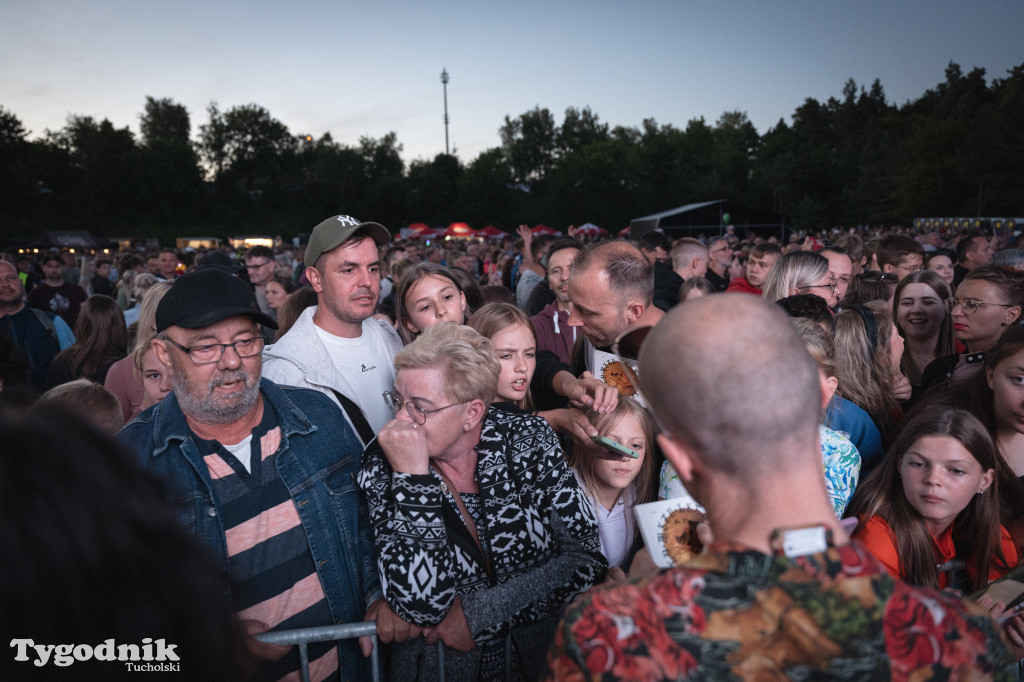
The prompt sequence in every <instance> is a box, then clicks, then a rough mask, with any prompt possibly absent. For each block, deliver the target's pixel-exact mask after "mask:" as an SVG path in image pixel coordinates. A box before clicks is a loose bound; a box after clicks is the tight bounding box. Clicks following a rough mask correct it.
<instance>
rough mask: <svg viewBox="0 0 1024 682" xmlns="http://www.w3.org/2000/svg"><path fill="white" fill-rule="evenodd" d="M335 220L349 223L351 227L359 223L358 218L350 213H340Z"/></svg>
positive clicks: (345, 223) (344, 223)
mask: <svg viewBox="0 0 1024 682" xmlns="http://www.w3.org/2000/svg"><path fill="white" fill-rule="evenodd" d="M337 220H338V222H339V223H341V224H343V225H351V226H352V227H355V226H357V225H359V224H360V223H359V221H358V220H356V219H355V218H353V217H352V216H350V215H340V216H338V219H337Z"/></svg>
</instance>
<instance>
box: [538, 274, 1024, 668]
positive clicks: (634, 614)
mask: <svg viewBox="0 0 1024 682" xmlns="http://www.w3.org/2000/svg"><path fill="white" fill-rule="evenodd" d="M620 345H621V344H620ZM681 348H682V349H686V352H683V353H680V352H679V349H681ZM824 382H825V380H824V377H823V375H821V374H820V372H819V370H818V368H817V365H816V363H815V362H814V361H813V360H812V359H811V357H810V356H809V355H808V353H807V351H806V350H805V347H804V345H803V343H802V342H801V341H800V337H799V336H798V334H797V332H796V330H795V329H794V328H793V326H792V324H791V323H790V322H789V320H788V319H787V318H786V316H785V315H784V314H783V313H782V311H781V310H780V309H779V308H778V307H777V306H774V305H771V304H768V303H767V302H765V301H764V300H757V299H755V298H754V297H752V296H741V295H738V294H723V295H722V296H721V297H708V298H700V299H697V300H696V301H693V302H688V303H687V304H686V305H683V306H679V307H677V308H674V309H673V310H672V311H671V312H670V313H669V314H668V315H667V316H666V317H665V319H664V320H662V322H661V323H659V324H658V325H657V326H656V327H655V328H654V329H653V330H652V331H651V332H650V334H649V335H648V336H647V337H646V340H645V341H644V343H643V346H642V347H641V349H640V375H639V384H640V389H641V391H642V392H643V394H644V397H645V398H646V400H647V402H648V404H649V405H650V406H651V410H652V414H653V416H654V418H655V420H656V422H657V423H658V427H659V431H660V433H659V434H658V436H657V439H658V444H659V445H660V446H661V449H662V452H664V454H665V457H666V458H667V459H668V460H669V461H670V462H672V464H673V465H674V466H675V469H676V471H677V472H678V473H679V476H680V479H681V480H682V481H683V482H684V483H685V485H686V488H687V490H688V491H689V492H690V493H691V494H692V495H693V497H694V498H695V499H696V500H697V501H698V502H699V503H701V504H702V505H704V507H705V508H706V510H707V522H708V524H709V526H710V529H711V531H712V532H713V534H714V538H715V541H714V542H713V543H712V544H710V546H708V547H706V548H705V550H706V551H705V553H703V554H699V555H697V556H696V557H694V558H693V559H691V560H689V561H687V562H685V563H683V564H681V565H679V566H676V567H673V568H669V569H666V570H664V571H662V572H660V573H658V572H653V571H651V573H653V575H647V576H639V575H637V573H639V572H641V571H639V570H636V569H634V571H631V574H630V577H631V578H639V581H633V582H629V583H626V584H620V585H616V586H614V587H611V588H604V589H600V590H593V591H591V592H590V593H589V594H588V595H587V596H586V597H584V599H583V600H582V602H581V603H580V604H579V605H577V606H573V607H569V609H568V610H567V611H566V613H565V615H564V616H563V619H562V622H561V624H560V625H559V629H558V631H557V632H556V634H555V638H554V641H553V644H552V648H551V651H550V654H549V658H548V663H549V670H550V672H549V676H548V679H620V678H623V679H624V678H630V679H636V678H642V679H672V680H681V679H700V680H719V679H735V678H743V679H748V678H750V679H754V678H756V679H787V678H800V679H840V678H848V677H849V678H856V679H868V678H870V679H887V678H890V677H892V678H894V679H895V678H898V679H951V678H956V677H959V678H967V677H978V678H982V677H985V678H988V677H991V676H993V675H995V674H996V673H997V672H1000V671H1005V670H1006V669H1007V667H1008V666H1010V665H1012V664H1013V663H1014V662H1015V661H1016V659H1017V658H1018V657H1020V656H1021V655H1022V654H1024V650H1022V649H1021V648H1020V645H1021V640H1020V637H1019V635H1018V634H1017V632H1019V631H1018V630H1017V629H1016V628H1017V627H1018V626H1019V623H1020V622H1019V620H1018V619H1011V621H1012V623H1011V625H1008V632H1007V637H1006V638H1005V639H1003V638H1002V637H1001V636H1000V635H1001V628H1000V627H999V625H998V624H997V623H996V621H995V620H993V619H992V618H991V617H990V616H989V615H988V614H987V613H986V612H985V610H984V608H982V607H981V606H979V605H977V604H967V603H966V602H964V601H960V600H959V599H957V598H956V597H954V596H952V595H949V594H947V593H943V592H939V591H937V590H930V589H925V588H919V587H913V586H910V585H907V584H905V583H903V582H901V581H899V580H895V579H893V578H892V577H890V576H889V574H888V572H887V571H886V570H885V569H884V568H883V567H882V565H881V564H880V563H879V562H878V561H877V560H876V559H874V558H873V557H872V556H871V555H870V554H868V552H867V550H866V549H865V548H864V547H863V546H862V545H860V544H859V543H857V542H851V541H850V540H849V538H848V537H847V535H846V532H845V531H844V530H843V528H842V526H841V524H840V523H839V521H838V520H837V518H836V515H835V512H834V511H833V508H832V505H831V504H830V503H829V500H828V496H827V494H826V491H825V480H824V477H823V475H822V469H821V449H820V447H819V445H818V420H819V418H820V415H821V406H822V398H823V396H825V395H827V389H826V387H825V385H824ZM638 568H639V567H638ZM1011 626H1012V628H1013V629H1009V628H1010V627H1011ZM1011 642H1014V643H1015V646H1014V647H1012V648H1011V646H1010V643H1011ZM637 671H641V672H637Z"/></svg>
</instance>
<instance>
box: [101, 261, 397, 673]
mask: <svg viewBox="0 0 1024 682" xmlns="http://www.w3.org/2000/svg"><path fill="white" fill-rule="evenodd" d="M261 324H263V325H267V326H269V327H271V328H276V327H277V324H276V323H275V322H274V321H273V320H272V319H270V318H269V317H268V316H267V315H265V314H264V313H262V312H261V311H260V310H259V307H258V306H257V303H256V298H255V296H254V295H253V292H252V289H250V288H249V286H248V285H247V284H246V283H245V282H243V281H242V280H240V279H238V278H236V277H234V276H232V275H231V274H229V273H227V272H224V271H222V270H219V269H217V268H202V269H198V270H195V271H194V272H191V273H188V274H186V275H183V276H182V277H180V278H178V279H177V280H176V281H175V283H174V285H173V286H172V287H171V289H170V290H169V291H168V292H167V294H166V295H165V296H164V298H163V299H162V300H161V301H160V304H159V305H158V307H157V311H156V329H157V334H158V336H157V338H156V339H155V340H154V341H153V349H154V350H155V352H156V354H157V357H158V358H159V359H160V361H161V362H163V363H164V364H165V365H166V366H168V367H170V368H171V376H172V380H173V385H174V390H173V392H172V393H170V394H168V395H167V397H166V398H164V399H163V400H162V401H161V402H160V403H158V404H157V405H154V406H153V407H151V408H150V409H148V410H146V411H145V412H143V413H142V414H140V415H139V416H138V417H137V418H136V419H135V420H133V421H132V422H130V423H129V424H128V425H127V426H126V427H125V428H124V429H123V430H122V431H121V432H120V434H119V435H118V437H119V439H120V440H121V441H123V442H124V443H126V444H127V445H129V446H130V447H132V448H134V450H135V451H136V453H137V454H138V455H139V457H140V458H141V459H142V461H143V463H144V464H145V465H146V466H147V467H148V468H149V469H151V470H153V471H156V472H157V473H159V474H162V475H163V476H164V477H165V478H166V479H167V480H168V482H169V484H170V485H171V486H172V488H173V490H174V493H175V496H176V498H177V499H178V500H179V502H180V503H181V506H180V515H181V520H182V523H183V524H184V525H185V527H186V528H187V529H189V530H190V531H191V532H193V533H194V534H195V536H196V537H197V538H198V539H199V540H200V541H201V542H203V543H204V544H206V545H207V547H208V548H209V549H210V550H211V552H212V553H213V555H214V557H215V558H216V559H217V560H218V561H219V562H220V564H221V566H222V567H223V569H224V570H225V572H228V573H230V575H231V578H232V587H231V588H230V590H228V593H226V594H224V595H223V597H224V599H225V600H226V602H227V603H228V604H229V605H230V607H231V609H232V611H233V612H235V613H236V614H237V616H238V618H239V619H240V620H241V622H242V624H243V626H244V627H245V629H246V631H247V632H248V633H250V634H252V633H257V632H261V631H265V630H267V629H279V630H284V629H292V628H299V627H312V626H318V625H330V624H333V623H341V622H355V621H359V620H363V619H374V618H377V616H378V615H381V619H380V620H379V621H378V622H379V623H380V624H381V627H382V628H384V630H386V631H385V632H384V633H383V634H384V636H383V638H382V639H384V640H385V641H387V640H388V639H390V638H391V635H390V634H389V633H390V632H393V630H392V629H389V627H390V628H393V624H394V621H393V620H391V619H390V615H389V614H390V611H388V610H387V608H386V602H384V601H383V600H382V599H381V597H382V591H381V589H380V583H379V580H378V578H377V574H376V570H375V567H374V557H373V545H372V539H371V538H370V536H369V533H368V526H366V525H365V524H364V523H361V522H360V521H361V520H362V519H364V518H365V514H366V508H365V503H364V502H363V501H362V499H361V497H360V495H359V491H358V488H357V487H356V486H355V484H354V483H353V481H354V478H353V477H354V476H355V474H357V473H358V472H359V464H360V458H359V453H360V452H362V445H361V444H360V443H359V440H358V439H357V438H356V437H355V434H354V433H353V432H352V430H351V429H350V428H349V426H348V424H347V423H346V422H345V420H344V419H342V416H341V413H340V412H339V410H338V408H337V407H336V406H335V405H334V403H333V402H332V401H331V400H329V399H328V398H326V397H324V396H323V395H321V394H319V393H317V392H316V391H310V390H307V389H300V388H288V387H279V386H277V385H275V384H274V383H273V382H271V381H269V380H267V379H261V378H260V372H261V369H262V356H261V351H262V350H263V345H264V337H263V335H262V334H261V333H260V326H259V325H261ZM197 578H198V579H201V577H199V576H197ZM365 645H366V646H368V645H369V641H368V640H367V641H366V642H365ZM253 648H254V650H256V652H257V654H258V655H259V656H260V657H261V658H264V659H266V660H265V662H264V666H265V667H266V670H260V671H259V672H260V675H261V676H262V675H263V674H264V673H265V674H266V677H267V678H268V679H277V678H280V677H282V676H284V675H286V674H288V673H292V672H294V671H296V670H297V669H298V665H299V660H298V657H297V656H296V655H295V654H294V652H293V653H291V654H289V655H288V656H285V654H286V653H288V651H289V650H288V649H287V648H284V647H277V646H271V645H267V644H259V643H256V642H255V641H254V643H253ZM339 652H340V653H339ZM309 660H310V671H311V673H312V676H313V677H314V678H315V679H323V678H325V677H327V676H330V675H331V674H336V673H335V671H340V672H341V675H342V677H343V678H344V679H359V678H365V675H366V672H367V671H365V670H361V669H360V668H361V666H360V660H361V659H360V658H359V656H358V649H357V648H356V644H355V643H354V642H347V643H344V642H343V643H342V644H341V646H340V649H339V648H336V647H335V646H333V645H331V644H327V645H322V644H314V645H312V646H311V647H310V650H309Z"/></svg>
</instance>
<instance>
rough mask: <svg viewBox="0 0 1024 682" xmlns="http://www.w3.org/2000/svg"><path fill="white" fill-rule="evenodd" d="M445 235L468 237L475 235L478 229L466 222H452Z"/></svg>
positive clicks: (460, 237)
mask: <svg viewBox="0 0 1024 682" xmlns="http://www.w3.org/2000/svg"><path fill="white" fill-rule="evenodd" d="M444 236H445V237H456V238H459V239H468V238H470V237H475V236H476V231H475V230H474V229H473V228H472V227H470V226H469V225H467V224H466V223H452V224H451V225H449V226H448V229H447V230H445V231H444Z"/></svg>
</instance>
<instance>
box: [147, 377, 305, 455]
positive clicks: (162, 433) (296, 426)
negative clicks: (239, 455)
mask: <svg viewBox="0 0 1024 682" xmlns="http://www.w3.org/2000/svg"><path fill="white" fill-rule="evenodd" d="M260 393H262V394H263V399H264V400H266V401H267V402H269V403H270V404H271V405H272V406H273V408H274V411H276V412H277V416H278V420H279V422H280V426H281V434H282V435H283V436H285V437H288V436H291V435H294V434H300V435H301V434H307V433H312V432H313V431H315V430H316V426H315V425H314V424H313V423H312V422H311V421H309V418H308V417H307V416H306V415H305V414H303V412H302V411H301V410H299V408H298V407H296V406H295V404H294V403H293V402H292V401H291V400H289V399H288V396H287V395H285V393H284V391H282V390H281V389H280V388H278V386H277V384H275V383H274V382H272V381H270V380H269V379H263V378H261V379H260ZM140 419H142V420H143V421H146V418H145V416H142V417H140ZM148 421H151V422H152V423H153V425H154V426H153V457H159V456H161V455H163V453H164V452H166V451H167V449H168V448H169V447H170V446H171V445H172V444H173V443H180V442H182V441H184V440H186V439H187V438H188V437H189V428H188V424H187V422H186V421H185V414H184V413H183V412H182V411H181V407H180V406H179V405H178V398H177V396H175V395H174V392H173V391H172V392H171V393H169V394H167V396H166V397H165V398H164V399H163V400H161V401H160V402H159V403H157V404H156V405H155V406H154V407H153V411H152V412H151V413H150V414H149V418H148Z"/></svg>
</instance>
